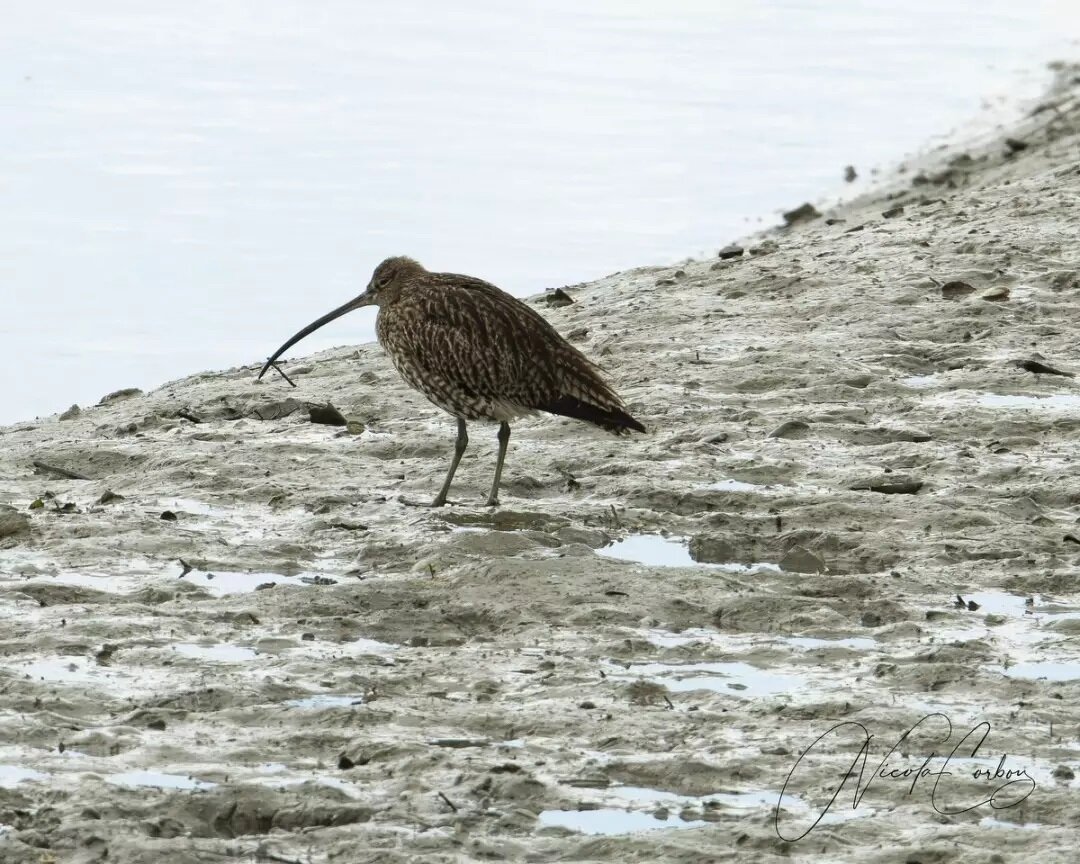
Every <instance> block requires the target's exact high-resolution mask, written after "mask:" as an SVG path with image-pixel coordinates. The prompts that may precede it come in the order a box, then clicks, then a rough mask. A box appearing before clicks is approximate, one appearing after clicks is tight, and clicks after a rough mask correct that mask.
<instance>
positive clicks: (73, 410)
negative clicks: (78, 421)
mask: <svg viewBox="0 0 1080 864" xmlns="http://www.w3.org/2000/svg"><path fill="white" fill-rule="evenodd" d="M80 414H82V408H80V407H79V406H78V405H72V406H71V407H70V408H68V409H67V411H65V412H64V413H63V414H61V415H60V419H61V420H73V419H75V418H76V417H78V416H79V415H80Z"/></svg>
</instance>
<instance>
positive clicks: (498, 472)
mask: <svg viewBox="0 0 1080 864" xmlns="http://www.w3.org/2000/svg"><path fill="white" fill-rule="evenodd" d="M509 443H510V424H509V423H507V422H506V421H505V420H504V421H503V422H502V423H500V424H499V458H498V460H497V461H496V462H495V482H493V483H492V484H491V494H490V495H488V500H487V505H486V506H488V507H496V506H498V504H499V479H500V478H501V477H502V466H503V460H504V459H505V458H506V445H507V444H509Z"/></svg>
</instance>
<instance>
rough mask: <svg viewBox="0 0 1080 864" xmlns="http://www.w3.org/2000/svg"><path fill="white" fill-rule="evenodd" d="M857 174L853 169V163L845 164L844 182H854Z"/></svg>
mask: <svg viewBox="0 0 1080 864" xmlns="http://www.w3.org/2000/svg"><path fill="white" fill-rule="evenodd" d="M858 176H859V175H858V173H857V172H856V171H855V166H854V165H846V166H845V167H844V182H845V183H854V182H855V178H856V177H858Z"/></svg>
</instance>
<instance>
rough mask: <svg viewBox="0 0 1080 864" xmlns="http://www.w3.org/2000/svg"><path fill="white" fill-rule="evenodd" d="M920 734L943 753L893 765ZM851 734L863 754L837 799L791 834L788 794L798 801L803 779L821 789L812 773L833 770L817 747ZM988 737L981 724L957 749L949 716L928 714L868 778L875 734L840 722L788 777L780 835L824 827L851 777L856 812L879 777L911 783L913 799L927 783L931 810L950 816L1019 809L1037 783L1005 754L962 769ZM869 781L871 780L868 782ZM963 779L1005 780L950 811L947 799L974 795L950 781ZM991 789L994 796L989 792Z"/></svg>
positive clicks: (779, 806) (842, 778) (847, 772)
mask: <svg viewBox="0 0 1080 864" xmlns="http://www.w3.org/2000/svg"><path fill="white" fill-rule="evenodd" d="M938 727H940V731H937V732H936V735H935V730H937V729H938ZM916 730H920V732H923V733H926V734H927V736H928V737H929V741H928V742H927V743H930V744H935V745H937V746H940V747H941V748H942V750H941V753H939V752H938V751H937V750H936V749H935V750H931V751H930V754H929V755H928V756H927V757H926V758H925V759H924V760H923V761H922V764H920V765H919V766H918V767H906V768H896V767H890V766H889V759H890V757H892V756H893V755H894V754H895V753H896V752H897V750H899V749H900V748H901V746H902V745H903V744H905V743H908V744H909V746H910V745H911V744H912V743H913V742H912V741H911V739H912V737H913V736H914V734H915V732H916ZM851 731H854V732H855V733H856V734H855V739H854V740H855V743H859V750H858V752H857V753H856V754H855V758H854V759H852V760H851V763H850V764H849V765H847V767H846V768H845V769H844V770H843V773H842V774H839V775H838V780H839V783H838V785H837V787H836V791H835V792H833V794H832V798H830V799H829V801H828V803H827V804H826V805H825V806H824V807H823V808H822V809H821V811H820V812H819V813H817V814H816V818H814V820H813V821H812V822H811V823H810V825H809V827H807V828H806V829H805V830H803V831H802V833H795V832H794V831H791V830H787V831H785V829H787V828H789V827H790V826H789V825H786V824H785V823H786V822H787V821H788V820H791V819H792V818H793V817H792V816H791V815H790V814H789V813H787V812H786V811H784V810H783V804H784V796H785V795H788V796H790V797H791V799H794V798H795V797H796V796H797V790H798V788H799V780H800V779H803V780H804V781H805V782H806V783H807V786H808V788H809V787H810V786H814V787H817V786H820V785H821V782H822V781H821V776H820V771H819V772H818V773H816V774H815V773H813V772H814V768H821V767H826V768H827V767H828V763H827V762H826V759H827V758H828V756H827V754H826V753H825V752H822V751H824V750H825V748H824V747H821V748H820V749H818V750H815V748H819V745H822V744H823V742H826V741H827V740H828V739H834V740H836V741H838V742H839V743H846V742H847V741H848V738H847V737H846V735H850V734H851ZM841 733H846V735H845V737H842V734H841ZM989 734H990V724H989V723H986V722H982V723H979V724H977V725H975V726H973V727H972V728H971V729H969V730H968V731H967V732H966V733H965V734H964V735H962V736H961V737H960V739H959V740H958V741H957V742H956V743H955V744H954V745H950V742H951V741H952V738H953V724H952V721H951V720H950V719H949V718H948V717H947V716H946V715H944V714H940V713H934V714H927V715H926V716H925V717H923V718H922V719H921V720H919V721H918V722H917V723H916V724H915V725H913V726H912V727H911V728H910V729H908V730H907V731H906V732H904V734H903V735H901V736H900V737H899V738H898V739H897V741H896V743H895V744H893V745H892V747H890V748H889V750H888V752H887V753H886V754H885V755H884V756H883V757H882V759H881V761H880V762H879V763H878V765H877V768H876V769H873V770H872V772H871V773H870V774H869V776H867V760H868V759H869V756H870V742H871V741H872V740H873V739H874V736H873V735H871V734H870V732H869V731H868V730H867V728H866V727H865V726H864V725H863V724H862V723H859V722H858V721H855V720H849V721H845V722H843V723H837V724H836V725H835V726H833V727H832V728H830V729H828V730H826V731H825V732H823V733H822V734H821V735H819V736H818V737H817V739H815V741H814V743H813V744H811V745H810V746H809V747H807V748H806V750H805V751H804V752H803V754H802V755H801V756H800V757H799V758H798V760H797V761H796V762H795V765H794V766H792V769H791V772H790V773H789V774H788V777H787V780H786V781H785V783H784V788H783V789H782V790H781V791H780V800H779V801H777V803H776V812H775V827H776V833H777V835H778V836H779V837H780V839H781V840H787V841H789V842H795V841H798V840H801V839H802V838H803V837H805V836H806V835H807V834H809V833H810V832H811V831H813V830H814V828H816V827H817V826H818V825H819V824H820V823H821V820H822V819H824V818H825V816H826V814H828V812H829V809H830V808H831V807H832V806H833V804H834V803H835V802H836V799H837V798H838V797H839V796H840V793H841V792H842V791H843V789H844V787H845V786H846V785H847V784H848V781H849V780H852V779H854V781H855V785H854V788H853V789H852V790H851V792H852V798H851V809H852V810H854V809H856V808H858V806H859V805H860V804H861V803H862V800H863V796H865V795H866V793H867V791H868V790H869V789H870V787H871V786H872V785H873V784H874V782H875V781H876V780H878V779H881V780H889V781H894V780H904V781H908V780H910V781H911V782H910V785H909V786H908V787H907V794H908V795H912V794H913V793H914V792H915V787H916V786H917V785H918V784H919V782H920V781H926V782H925V783H924V784H923V785H924V786H926V787H927V788H928V789H929V793H930V804H931V806H932V807H933V808H934V809H935V810H936V811H937V812H938V813H942V814H944V815H947V816H955V815H956V814H958V813H967V812H968V811H970V810H974V809H976V808H977V807H983V806H985V805H987V804H989V805H990V806H991V807H992V808H993V809H995V810H1004V809H1006V808H1008V807H1015V806H1016V805H1017V804H1020V803H1021V802H1022V801H1024V800H1026V799H1027V798H1028V796H1029V795H1031V793H1032V792H1034V791H1035V780H1034V779H1033V778H1032V777H1031V776H1030V775H1029V774H1028V773H1027V771H1026V770H1025V769H1023V768H1020V769H1016V768H1009V769H1007V768H1006V767H1005V758H1006V757H1005V755H1002V756H1001V759H1000V760H999V761H998V763H997V767H996V768H993V769H991V768H986V767H979V768H975V769H974V770H969V771H961V770H959V760H961V759H969V758H974V757H975V756H976V755H977V754H978V752H979V749H980V748H981V747H982V746H983V743H984V742H985V741H986V738H987V736H988V735H989ZM860 742H861V743H860ZM829 743H832V742H829ZM946 748H947V749H946ZM815 755H816V756H820V757H822V758H821V759H820V760H817V761H815V760H814V759H813V757H814V756H815ZM950 763H953V767H954V768H957V769H958V770H957V771H955V772H954V771H950V770H949V766H950ZM800 769H801V770H800ZM856 769H857V770H856ZM797 773H798V774H799V775H800V776H799V777H798V778H797V777H796V774H797ZM864 777H865V778H866V779H865V782H864ZM958 777H969V778H970V779H971V780H974V781H983V782H987V783H996V782H997V781H1003V782H1001V783H1000V784H999V785H996V786H994V787H993V788H992V789H990V790H985V789H984V790H981V791H980V792H978V793H977V794H978V795H979V796H983V795H986V797H980V799H979V800H974V801H973V800H966V801H964V802H963V805H962V806H954V807H949V806H947V804H946V803H945V802H946V800H953V799H952V798H951V796H952V795H960V794H969V793H963V792H958V791H957V789H956V786H955V785H953V784H952V781H950V780H949V779H948V778H958ZM931 781H932V785H931ZM1006 790H1008V791H1006ZM987 791H988V792H989V794H987ZM813 815H814V814H813V813H811V817H813ZM803 818H805V814H803Z"/></svg>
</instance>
